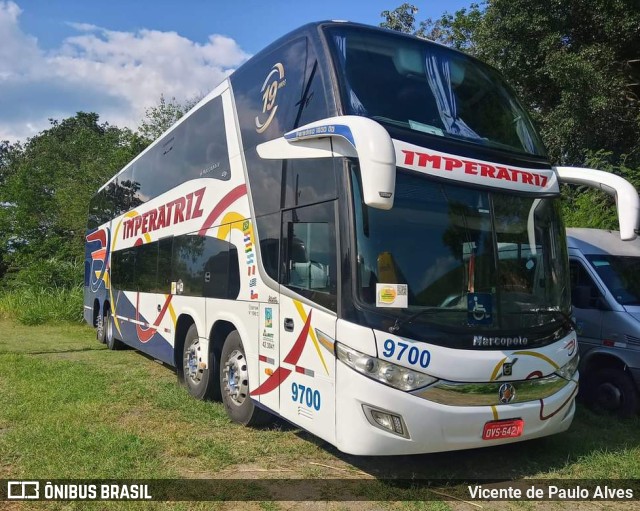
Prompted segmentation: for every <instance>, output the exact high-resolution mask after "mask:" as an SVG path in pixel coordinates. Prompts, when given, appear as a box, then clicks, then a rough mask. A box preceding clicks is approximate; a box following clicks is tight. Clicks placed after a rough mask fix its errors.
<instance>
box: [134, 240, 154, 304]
mask: <svg viewBox="0 0 640 511" xmlns="http://www.w3.org/2000/svg"><path fill="white" fill-rule="evenodd" d="M134 250H135V252H136V265H135V266H136V270H135V283H136V286H135V289H136V291H140V292H141V293H151V292H153V291H155V289H156V277H157V274H158V243H157V242H154V243H146V244H144V245H139V246H137V247H135V248H134Z"/></svg>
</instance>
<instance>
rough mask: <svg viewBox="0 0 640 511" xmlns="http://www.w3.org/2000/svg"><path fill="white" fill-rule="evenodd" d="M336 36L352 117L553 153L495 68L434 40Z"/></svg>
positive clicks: (353, 33) (343, 31) (356, 33)
mask: <svg viewBox="0 0 640 511" xmlns="http://www.w3.org/2000/svg"><path fill="white" fill-rule="evenodd" d="M328 31H329V40H330V41H332V43H333V53H334V62H335V66H336V68H337V69H338V77H339V81H340V86H341V95H342V103H343V108H344V113H345V114H351V115H362V116H366V117H370V118H372V119H375V120H376V121H378V122H380V123H382V124H390V125H394V126H399V127H402V128H407V129H411V130H414V131H419V132H422V133H426V134H429V135H433V136H438V137H447V138H453V139H459V140H464V141H466V142H472V143H475V144H480V145H485V146H490V147H496V148H499V149H504V150H509V151H515V152H520V153H526V154H532V155H536V156H544V155H545V150H544V147H543V145H542V142H541V141H540V138H539V137H538V135H537V133H536V132H535V130H534V129H533V127H532V124H531V121H530V120H529V117H528V115H527V114H526V112H525V111H524V110H523V109H522V107H521V106H520V104H519V103H518V101H517V100H516V99H515V97H514V95H513V94H512V92H511V90H510V89H509V87H508V86H507V85H506V84H505V82H504V80H503V79H502V78H501V77H500V75H499V74H498V73H497V72H496V71H495V70H493V69H491V68H490V67H488V66H486V65H484V64H482V63H481V62H479V61H477V60H475V59H473V58H470V57H467V56H466V55H464V54H463V53H460V52H457V51H453V50H450V49H448V48H445V47H443V46H440V45H438V44H435V43H431V42H427V41H420V40H417V39H412V38H409V37H404V36H398V35H394V34H385V33H384V32H380V31H376V32H371V31H365V30H359V29H356V28H349V29H347V28H343V27H332V28H329V29H328Z"/></svg>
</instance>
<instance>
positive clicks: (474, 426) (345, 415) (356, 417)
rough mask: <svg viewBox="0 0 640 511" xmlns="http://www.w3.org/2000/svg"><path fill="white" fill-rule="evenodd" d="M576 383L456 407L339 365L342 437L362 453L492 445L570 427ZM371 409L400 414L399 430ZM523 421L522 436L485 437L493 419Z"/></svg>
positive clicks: (340, 443)
mask: <svg viewBox="0 0 640 511" xmlns="http://www.w3.org/2000/svg"><path fill="white" fill-rule="evenodd" d="M577 390H578V385H577V383H576V382H574V381H571V382H569V383H568V384H567V385H565V386H564V387H563V388H561V389H560V390H559V391H558V392H556V393H554V394H553V395H551V396H549V397H546V398H544V399H539V400H535V401H528V402H523V403H517V404H509V405H498V406H451V405H445V404H441V403H437V402H434V401H430V400H428V399H423V398H421V397H418V396H416V395H412V394H409V393H406V392H403V391H400V390H397V389H394V388H392V387H388V386H386V385H383V384H381V383H378V382H375V381H373V380H371V379H369V378H367V377H366V376H363V375H361V374H359V373H357V372H356V371H354V370H353V369H351V368H349V367H347V366H346V365H344V364H343V363H341V362H338V363H337V364H336V441H337V447H338V448H339V449H340V450H341V451H343V452H346V453H349V454H357V455H399V454H419V453H430V452H441V451H453V450H459V449H471V448H477V447H490V446H493V445H499V444H504V443H513V442H519V441H523V440H530V439H533V438H540V437H543V436H547V435H552V434H555V433H560V432H562V431H565V430H566V429H567V428H568V427H569V426H570V425H571V421H572V419H573V414H574V411H575V396H576V393H577ZM371 410H374V411H376V410H377V411H379V412H383V413H388V414H389V415H391V416H395V417H399V418H400V420H399V421H398V420H397V419H394V420H395V421H396V423H400V424H401V426H400V427H399V428H398V430H399V431H401V432H402V433H403V434H400V433H398V432H396V433H394V432H391V431H389V430H386V429H383V428H382V427H380V426H377V425H375V421H373V420H372V415H371V413H372V412H371ZM507 419H522V420H523V421H524V428H523V432H522V434H521V435H520V436H518V437H516V438H502V439H498V440H483V438H482V434H483V429H484V425H485V424H486V423H487V422H491V421H496V420H507Z"/></svg>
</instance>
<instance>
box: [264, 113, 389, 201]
mask: <svg viewBox="0 0 640 511" xmlns="http://www.w3.org/2000/svg"><path fill="white" fill-rule="evenodd" d="M327 137H331V138H332V140H333V144H332V150H333V155H336V156H356V157H357V158H358V160H359V165H360V175H361V178H362V195H363V200H364V203H365V204H366V205H367V206H371V207H373V208H378V209H391V208H392V207H393V197H394V194H395V186H396V155H395V149H394V147H393V142H392V140H391V137H390V136H389V133H388V132H387V130H385V129H384V128H383V127H382V126H381V125H380V124H378V123H377V122H376V121H374V120H372V119H368V118H366V117H359V116H356V115H345V116H341V117H330V118H328V119H322V120H320V121H315V122H312V123H309V124H306V125H304V126H301V127H300V128H298V129H295V130H292V131H290V132H288V133H285V135H284V137H282V138H280V139H276V140H272V141H270V142H266V143H264V144H260V145H259V146H258V147H257V150H258V154H259V155H260V157H262V158H268V159H292V158H314V157H316V158H317V157H322V156H329V154H327V153H326V152H324V153H323V152H322V148H321V147H320V146H318V144H317V142H318V141H319V140H320V139H323V138H327ZM345 141H346V142H347V143H346V144H345ZM354 150H355V151H354Z"/></svg>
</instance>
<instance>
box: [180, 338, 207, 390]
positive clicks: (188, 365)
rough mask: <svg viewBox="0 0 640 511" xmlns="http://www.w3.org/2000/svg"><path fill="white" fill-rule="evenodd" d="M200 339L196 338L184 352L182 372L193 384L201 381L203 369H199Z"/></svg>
mask: <svg viewBox="0 0 640 511" xmlns="http://www.w3.org/2000/svg"><path fill="white" fill-rule="evenodd" d="M199 352H200V340H199V339H196V340H195V341H194V342H193V343H192V344H191V346H189V349H187V351H186V352H185V354H184V374H185V375H186V376H187V377H188V378H189V380H191V382H192V383H193V384H194V385H199V384H200V382H201V381H202V375H203V374H204V369H200V353H199Z"/></svg>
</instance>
